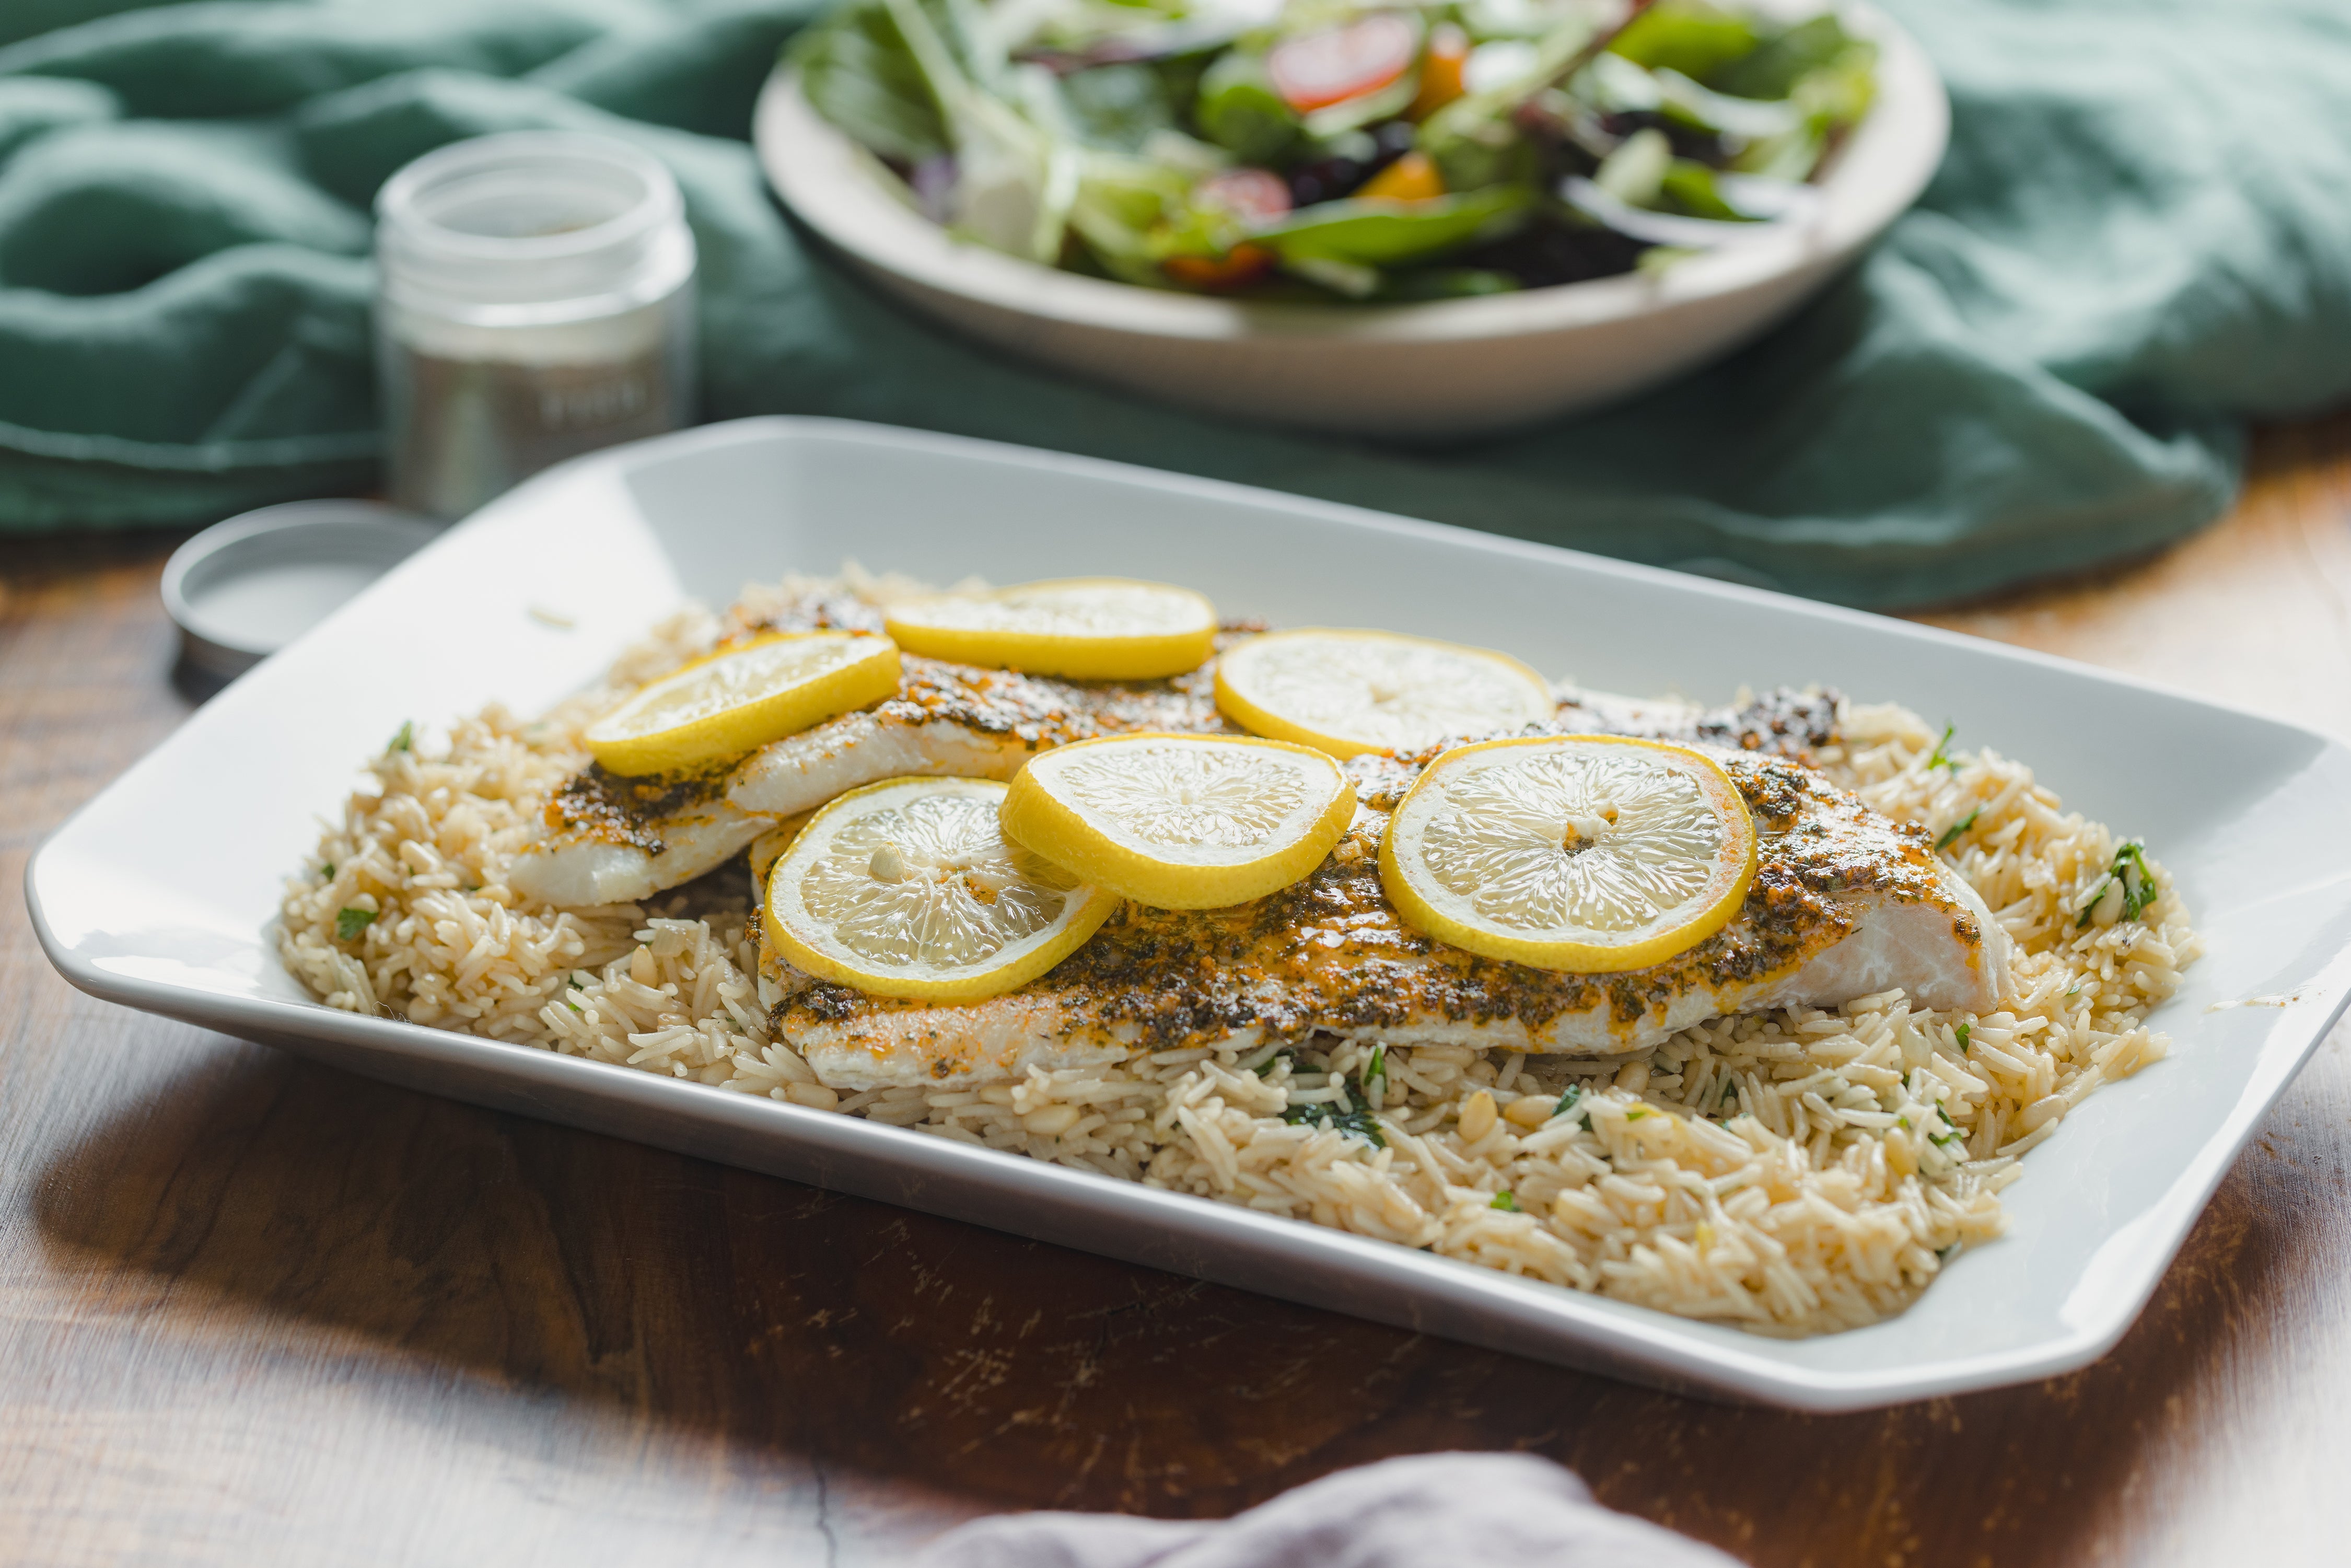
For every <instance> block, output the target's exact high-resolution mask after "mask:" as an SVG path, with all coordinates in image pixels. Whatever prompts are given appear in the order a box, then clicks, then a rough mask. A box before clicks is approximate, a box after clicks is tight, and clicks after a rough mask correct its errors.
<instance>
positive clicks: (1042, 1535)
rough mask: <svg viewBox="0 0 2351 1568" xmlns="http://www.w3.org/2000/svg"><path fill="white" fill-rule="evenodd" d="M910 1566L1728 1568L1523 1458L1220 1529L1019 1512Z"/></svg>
mask: <svg viewBox="0 0 2351 1568" xmlns="http://www.w3.org/2000/svg"><path fill="white" fill-rule="evenodd" d="M916 1563H917V1565H918V1568H1739V1564H1738V1561H1737V1559H1735V1558H1731V1557H1727V1556H1725V1555H1724V1554H1723V1553H1721V1552H1717V1551H1716V1550H1715V1549H1714V1548H1713V1547H1711V1546H1701V1545H1699V1544H1698V1542H1695V1541H1691V1540H1688V1539H1687V1538H1686V1537H1683V1536H1679V1535H1676V1534H1675V1533H1674V1532H1673V1531H1670V1530H1666V1529H1662V1528H1660V1527H1659V1526H1657V1525H1654V1524H1651V1523H1649V1522H1648V1521H1646V1520H1640V1519H1635V1518H1633V1517H1632V1516H1631V1515H1629V1514H1622V1513H1614V1512H1611V1511H1609V1510H1607V1509H1604V1508H1603V1507H1601V1506H1600V1505H1599V1504H1598V1503H1596V1502H1594V1501H1593V1500H1592V1493H1591V1492H1590V1490H1587V1489H1586V1488H1585V1487H1584V1484H1583V1481H1581V1480H1579V1479H1577V1478H1576V1477H1575V1475H1574V1474H1573V1472H1571V1471H1568V1470H1564V1469H1561V1468H1560V1467H1559V1466H1557V1465H1555V1464H1552V1462H1551V1461H1550V1460H1548V1459H1541V1458H1535V1457H1534V1456H1533V1455H1531V1454H1427V1455H1421V1456H1416V1457H1415V1458H1402V1459H1384V1460H1382V1461H1381V1462H1379V1463H1378V1464H1375V1465H1365V1466H1364V1467H1362V1468H1361V1469H1353V1470H1342V1471H1340V1472H1339V1473H1338V1474H1337V1475H1335V1476H1325V1477H1323V1478H1322V1479H1321V1480H1319V1481H1314V1482H1311V1483H1310V1484H1308V1485H1306V1486H1302V1487H1300V1488H1299V1489H1298V1490H1295V1491H1290V1492H1285V1493H1283V1494H1282V1495H1281V1496H1280V1497H1278V1498H1275V1499H1274V1500H1272V1501H1271V1502H1269V1503H1264V1504H1261V1505H1260V1506H1259V1507H1257V1508H1253V1509H1251V1510H1249V1511H1248V1512H1247V1513H1244V1514H1240V1515H1238V1516H1237V1517H1235V1518H1233V1519H1228V1520H1163V1519H1134V1518H1131V1517H1129V1516H1127V1515H1125V1514H1118V1513H1016V1514H1005V1515H1003V1516H1001V1517H998V1518H995V1519H982V1520H977V1521H973V1522H972V1523H970V1524H967V1525H964V1526H962V1527H961V1528H960V1529H957V1530H953V1531H948V1532H947V1533H946V1534H945V1535H943V1536H941V1537H940V1538H939V1539H938V1540H936V1541H935V1542H932V1543H931V1545H930V1548H929V1549H928V1550H927V1551H925V1552H924V1553H923V1554H922V1556H921V1557H919V1558H917V1559H916Z"/></svg>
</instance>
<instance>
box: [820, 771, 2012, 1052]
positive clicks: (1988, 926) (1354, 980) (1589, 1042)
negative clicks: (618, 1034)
mask: <svg viewBox="0 0 2351 1568" xmlns="http://www.w3.org/2000/svg"><path fill="white" fill-rule="evenodd" d="M1715 754H1716V756H1717V757H1718V758H1719V760H1720V761H1721V762H1722V764H1723V766H1724V768H1726V769H1728V770H1729V773H1730V775H1731V778H1732V779H1733V780H1734V781H1735V782H1736V783H1737V784H1738V786H1739V788H1740V792H1741V793H1742V794H1743V795H1744V796H1745V797H1746V800H1747V802H1748V805H1749V807H1750V810H1752V811H1753V812H1754V813H1755V818H1756V821H1757V825H1758V830H1759V832H1760V834H1761V843H1760V852H1759V862H1758V867H1757V871H1756V875H1755V880H1754V883H1753V884H1752V886H1751V888H1750V891H1749V893H1748V895H1747V898H1746V901H1745V903H1744V904H1743V905H1742V907H1741V909H1740V913H1739V915H1737V916H1736V917H1735V918H1734V919H1733V920H1732V921H1731V923H1730V924H1729V925H1727V926H1725V927H1724V928H1723V929H1722V930H1721V931H1719V932H1717V933H1716V934H1715V935H1714V936H1710V937H1708V938H1707V939H1706V940H1705V941H1703V942H1701V943H1699V944H1698V946H1695V947H1692V948H1690V949H1689V950H1688V951H1687V952H1685V953H1683V954H1680V955H1678V956H1676V957H1674V958H1671V959H1669V960H1667V962H1665V963H1663V964H1659V965H1656V966H1655V967H1650V968H1646V969H1640V970H1632V971H1626V972H1623V973H1617V974H1595V975H1576V974H1562V973H1557V972H1553V971H1550V970H1543V969H1534V968H1529V967H1524V966H1521V965H1518V964H1512V963H1508V962H1504V961H1501V960H1497V959H1491V958H1484V957H1480V956H1477V955H1475V954H1471V953H1467V952H1464V951H1462V950H1460V949H1458V948H1453V947H1447V946H1442V945H1440V944H1438V943H1436V942H1433V941H1431V940H1429V939H1428V938H1426V937H1424V936H1419V935H1418V934H1416V933H1415V932H1414V931H1412V930H1411V929H1409V928H1408V927H1406V926H1405V925H1404V924H1403V923H1402V922H1401V921H1400V920H1399V919H1398V918H1397V915H1396V913H1395V909H1394V908H1393V907H1392V906H1391V905H1390V904H1389V903H1388V901H1387V898H1386V896H1385V894H1384V892H1383V890H1382V888H1381V885H1380V877H1379V869H1378V860H1377V847H1378V843H1379V837H1380V834H1381V832H1382V831H1383V830H1384V828H1385V826H1386V811H1387V809H1389V808H1392V807H1393V806H1394V805H1395V802H1396V801H1397V800H1400V799H1401V798H1402V795H1403V791H1404V789H1405V788H1407V787H1408V786H1409V784H1410V782H1411V780H1412V779H1413V777H1414V776H1415V774H1416V771H1417V769H1416V767H1414V766H1412V765H1409V764H1398V763H1394V762H1387V761H1382V760H1376V759H1370V758H1365V759H1359V760H1358V761H1357V762H1355V763H1353V764H1350V771H1351V772H1352V773H1353V775H1354V776H1355V779H1356V782H1357V790H1358V794H1359V796H1360V797H1361V799H1362V801H1363V804H1362V805H1361V806H1360V808H1359V810H1358V812H1357V815H1356V818H1355V821H1354V823H1353V827H1352V828H1351V830H1350V831H1349V834H1348V836H1347V837H1346V838H1345V839H1344V840H1343V841H1341V843H1340V844H1339V846H1338V848H1337V849H1336V850H1334V851H1333V852H1332V854H1331V856H1330V858H1329V859H1328V860H1326V861H1325V862H1323V864H1322V867H1321V868H1320V869H1318V870H1317V871H1316V872H1315V873H1313V874H1312V875H1311V876H1309V877H1308V878H1307V879H1306V880H1304V881H1303V882H1301V883H1296V884H1294V885H1292V886H1290V887H1289V888H1286V889H1284V890H1283V891H1281V892H1280V893H1278V894H1273V895H1272V896H1270V897H1268V898H1264V899H1260V900H1259V901H1257V902H1256V903H1254V904H1242V905H1239V906H1237V907H1235V908H1232V909H1227V910H1207V911H1190V912H1186V911H1172V910H1155V909H1145V908H1142V907H1140V906H1137V905H1134V904H1128V905H1126V906H1124V907H1123V909H1122V910H1121V912H1120V913H1119V914H1117V915H1113V917H1112V918H1111V920H1110V922H1109V923H1108V924H1106V925H1103V926H1102V929H1101V930H1100V931H1099V932H1097V933H1096V934H1095V935H1094V936H1093V937H1092V939H1091V940H1090V941H1089V942H1088V943H1087V944H1086V946H1083V947H1081V948H1080V949H1079V950H1078V951H1077V952H1076V953H1074V954H1072V955H1071V956H1070V957H1068V958H1066V959H1064V960H1063V961H1062V962H1061V964H1060V965H1059V966H1057V967H1055V968H1054V969H1052V970H1051V971H1050V973H1048V974H1047V975H1046V976H1044V977H1042V978H1041V979H1039V980H1037V981H1034V982H1032V983H1031V984H1029V986H1027V987H1024V988H1021V989H1020V990H1019V991H1016V992H1013V993H1011V994H1009V995H1006V996H1001V997H995V998H987V999H986V1000H983V1001H977V1002H967V1003H959V1004H938V1003H925V1002H915V1001H900V1000H893V999H890V998H881V997H873V996H868V995H866V994H864V993H862V992H859V991H855V990H852V989H849V988H843V987H839V986H832V985H827V984H811V985H805V986H804V988H801V989H799V991H798V992H797V994H796V995H794V996H792V997H791V998H789V999H788V1000H786V1001H785V1002H784V1003H783V1004H782V1005H781V1006H779V1008H778V1011H777V1016H776V1018H775V1019H774V1028H775V1030H776V1032H777V1033H778V1035H779V1036H780V1037H782V1038H784V1039H786V1040H789V1041H790V1043H791V1044H792V1045H793V1046H794V1048H795V1049H797V1050H798V1051H799V1052H800V1054H801V1055H802V1056H803V1057H804V1058H805V1059H806V1060H807V1061H808V1063H809V1065H810V1068H811V1069H812V1070H814V1071H815V1072H816V1074H817V1075H818V1077H819V1078H820V1079H821V1080H822V1081H823V1082H825V1083H826V1084H827V1085H829V1086H831V1087H833V1088H836V1089H843V1090H860V1089H872V1088H881V1087H884V1086H888V1085H893V1084H916V1083H924V1084H931V1085H934V1086H942V1087H948V1086H956V1085H963V1084H970V1083H979V1082H990V1081H994V1080H1000V1079H1004V1078H1008V1077H1014V1076H1018V1075H1019V1074H1020V1073H1022V1072H1024V1071H1027V1070H1028V1068H1029V1067H1030V1066H1031V1065H1040V1066H1047V1067H1062V1066H1078V1065H1084V1064H1089V1063H1094V1062H1104V1061H1118V1060H1122V1059H1123V1058H1124V1057H1126V1056H1128V1055H1130V1054H1132V1053H1134V1052H1135V1051H1176V1050H1184V1049H1186V1048H1190V1047H1196V1046H1204V1045H1215V1044H1232V1045H1238V1046H1240V1047H1242V1048H1244V1049H1247V1048H1249V1047H1250V1046H1253V1045H1257V1044H1261V1043H1264V1042H1266V1041H1269V1040H1302V1039H1304V1038H1305V1037H1306V1036H1308V1035H1310V1034H1313V1033H1316V1032H1318V1031H1319V1032H1324V1033H1329V1034H1332V1035H1337V1036H1340V1037H1342V1038H1344V1039H1351V1040H1366V1041H1370V1040H1379V1041H1385V1042H1388V1043H1391V1044H1398V1045H1440V1044H1443V1045H1467V1046H1473V1047H1478V1048H1481V1049H1502V1050H1511V1051H1546V1052H1568V1053H1573V1054H1577V1055H1610V1054H1615V1053H1620V1052H1627V1051H1644V1050H1646V1049H1648V1048H1649V1047H1651V1046H1654V1045H1656V1044H1657V1043H1658V1042H1659V1041H1661V1040H1665V1039H1667V1037H1668V1036H1670V1035H1672V1034H1674V1033H1675V1032H1676V1031H1677V1030H1683V1029H1686V1028H1687V1027H1689V1026H1690V1025H1691V1024H1694V1023H1698V1022H1702V1021H1704V1020H1705V1019H1710V1018H1715V1017H1718V1016H1720V1015H1723V1014H1726V1013H1741V1012H1757V1011H1762V1010H1766V1009H1771V1008H1778V1007H1788V1006H1795V1005H1808V1006H1832V1005H1834V1004H1836V1003H1840V1002H1844V1001H1849V1000H1851V999H1853V998H1855V997H1861V996H1869V995H1874V994H1876V993H1878V992H1882V991H1886V990H1889V989H1893V988H1896V987H1899V988H1901V989H1903V990H1904V991H1906V992H1907V993H1908V994H1909V995H1910V996H1911V997H1912V998H1914V999H1915V1000H1916V1001H1917V1002H1918V1003H1919V1004H1920V1005H1922V1006H1925V1007H1930V1008H1949V1009H1970V1010H1977V1011H1988V1010H1990V1009H1991V1008H1992V1007H1993V1006H1994V1005H1995V1004H1996V1002H1997V1000H1998V998H1999V995H2000V991H2001V985H2002V982H2003V980H2004V978H2005V977H2006V973H2007V965H2008V946H2009V945H2008V938H2007V936H2006V934H2005V933H2004V932H2003V931H2001V928H2000V927H1999V925H1997V924H1996V923H1995V922H1994V921H1993V919H1992V917H1991V912H1990V911H1989V910H1988V909H1986V908H1985V906H1984V904H1983V903H1982V901H1981V899H1980V898H1979V897H1978V896H1977V895H1976V894H1975V893H1974V891H1973V890H1972V889H1970V887H1968V886H1967V884H1966V883H1964V882H1962V881H1961V880H1960V879H1959V877H1958V876H1957V875H1955V874H1954V873H1951V872H1950V871H1949V869H1948V868H1947V867H1945V866H1944V865H1943V864H1942V863H1941V862H1939V861H1938V860H1937V859H1936V857H1935V855H1934V852H1933V849H1932V846H1931V843H1930V841H1929V839H1928V834H1927V832H1926V831H1925V830H1924V829H1921V828H1917V827H1914V826H1904V825H1901V824H1897V823H1896V822H1894V821H1890V820H1889V819H1887V818H1886V817H1884V816H1881V815H1879V814H1878V813H1876V812H1875V811H1872V810H1869V809H1868V808H1867V807H1865V806H1864V805H1863V804H1862V803H1861V802H1860V800H1857V799H1856V798H1855V797H1854V796H1852V795H1851V794H1848V793H1847V792H1845V791H1844V790H1841V789H1837V788H1836V787H1835V786H1834V785H1832V784H1830V783H1829V782H1828V781H1827V780H1826V779H1823V778H1821V777H1820V776H1819V775H1818V774H1816V773H1814V772H1813V771H1812V770H1811V769H1809V768H1804V767H1802V766H1801V765H1799V764H1796V763H1794V762H1792V761H1788V760H1785V759H1782V758H1774V757H1771V756H1769V755H1760V754H1759V752H1758V751H1750V750H1740V751H1731V750H1729V749H1727V748H1721V747H1717V748H1715Z"/></svg>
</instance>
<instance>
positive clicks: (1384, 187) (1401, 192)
mask: <svg viewBox="0 0 2351 1568" xmlns="http://www.w3.org/2000/svg"><path fill="white" fill-rule="evenodd" d="M1355 194H1356V195H1358V196H1364V197H1369V198H1371V199H1373V200H1374V201H1388V202H1433V201H1435V200H1437V197H1439V196H1441V195H1443V194H1445V176H1444V175H1442V174H1440V173H1438V172H1437V164H1436V163H1435V162H1433V161H1432V160H1431V159H1430V158H1429V156H1428V154H1427V153H1426V152H1407V153H1405V155H1404V156H1403V157H1401V158H1399V159H1397V160H1396V161H1395V162H1393V163H1391V164H1389V165H1388V166H1387V167H1386V168H1384V169H1383V170H1381V171H1380V172H1378V173H1376V174H1374V175H1373V176H1372V177H1371V178H1370V179H1368V180H1366V181H1364V185H1363V189H1361V190H1359V191H1357V192H1356V193H1355Z"/></svg>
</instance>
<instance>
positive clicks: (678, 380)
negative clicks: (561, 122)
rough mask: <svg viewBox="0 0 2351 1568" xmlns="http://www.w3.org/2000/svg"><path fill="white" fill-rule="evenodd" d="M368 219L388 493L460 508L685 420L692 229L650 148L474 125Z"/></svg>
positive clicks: (453, 511) (689, 410) (423, 505)
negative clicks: (477, 133) (474, 132)
mask: <svg viewBox="0 0 2351 1568" xmlns="http://www.w3.org/2000/svg"><path fill="white" fill-rule="evenodd" d="M376 220H377V222H376V261H377V267H378V272H379V277H380V281H379V284H378V296H377V302H376V349H377V366H378V377H379V382H380V385H381V391H382V397H383V413H384V425H385V437H386V442H387V452H386V457H387V466H388V470H389V488H390V491H391V496H392V503H393V504H394V505H395V506H399V507H407V508H409V509H411V510H413V511H419V512H424V513H428V514H430V515H432V516H434V517H463V516H465V514H466V513H468V512H470V511H472V510H474V508H475V507H479V506H480V505H482V504H483V503H484V502H486V501H487V500H489V499H490V498H492V497H495V496H497V495H499V494H500V493H502V492H504V491H505V490H507V489H508V488H510V487H511V486H514V485H515V484H517V483H518V482H519V481H521V480H522V479H525V478H527V477H528V476H530V475H532V474H535V473H537V472H538V470H540V469H542V468H545V467H547V466H548V465H550V464H553V463H557V462H559V461H561V460H562V459H563V458H566V457H570V456H575V455H578V454H580V453H582V452H590V451H593V450H595V449H596V448H598V447H601V446H610V445H611V444H614V443H615V442H621V441H631V440H634V439H636V438H637V437H639V436H643V435H657V434H661V433H662V432H663V431H666V430H675V429H677V428H679V427H680V426H682V425H684V424H686V423H691V421H692V420H693V417H694V394H695V321H694V273H695V249H694V235H693V234H692V233H691V232H690V231H689V230H688V229H687V227H686V225H685V211H684V204H683V203H682V202H681V201H680V200H679V197H678V192H677V183H676V182H675V181H674V180H672V179H671V178H670V176H669V172H668V171H667V170H666V169H664V168H663V167H662V166H661V164H660V163H659V162H655V161H654V160H653V158H651V157H648V156H647V155H646V154H644V153H643V152H639V151H637V150H636V149H635V148H633V147H631V146H630V145H628V144H627V143H626V142H623V141H614V140H612V139H611V138H608V137H602V136H590V135H584V134H580V133H575V132H569V131H514V132H508V133H506V134H501V135H496V136H484V137H479V138H476V139H475V140H473V141H461V142H458V143H456V144H455V145H453V146H449V147H444V148H442V149H441V150H440V151H439V152H431V153H427V154H426V155H425V156H423V157H422V158H419V159H417V160H416V161H415V162H413V163H411V164H409V165H408V166H407V167H406V168H404V169H402V170H401V171H400V172H398V173H397V174H394V175H393V176H392V179H391V180H389V181H387V182H386V183H385V184H384V187H383V190H382V192H381V193H380V194H379V195H378V196H377V198H376Z"/></svg>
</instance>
